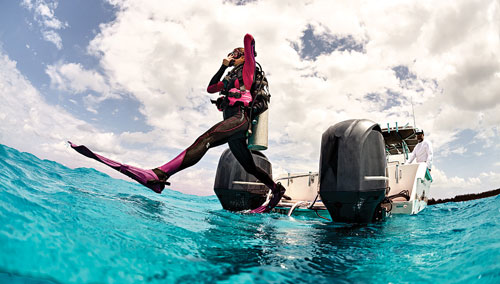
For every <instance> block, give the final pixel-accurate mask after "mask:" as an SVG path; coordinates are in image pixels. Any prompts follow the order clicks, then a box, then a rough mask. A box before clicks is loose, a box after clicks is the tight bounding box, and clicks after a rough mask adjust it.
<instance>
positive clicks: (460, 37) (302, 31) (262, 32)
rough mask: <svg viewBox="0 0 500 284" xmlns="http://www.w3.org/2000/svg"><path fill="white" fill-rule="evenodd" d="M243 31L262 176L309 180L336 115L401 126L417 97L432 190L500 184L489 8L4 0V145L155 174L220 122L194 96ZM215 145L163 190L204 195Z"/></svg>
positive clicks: (499, 49) (446, 193)
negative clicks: (262, 100) (265, 168)
mask: <svg viewBox="0 0 500 284" xmlns="http://www.w3.org/2000/svg"><path fill="white" fill-rule="evenodd" d="M246 33H250V34H252V35H253V36H254V38H255V41H256V50H257V53H258V56H257V61H258V62H259V63H260V64H261V65H262V67H263V69H264V70H265V72H266V74H267V78H268V80H269V84H270V92H271V95H272V99H271V106H270V117H269V149H268V150H266V151H265V154H266V156H267V157H268V158H269V160H270V161H271V162H272V164H273V174H274V176H277V175H278V174H282V173H286V172H292V173H296V172H308V171H318V166H319V153H320V142H321V141H320V140H321V135H322V133H323V132H324V131H325V130H326V129H327V128H328V127H329V126H331V125H334V124H336V123H338V122H341V121H343V120H347V119H353V118H365V119H370V120H372V121H374V122H377V123H380V124H381V125H382V126H386V125H387V123H390V125H391V126H394V125H395V123H396V122H398V125H405V124H407V123H409V124H410V125H413V124H414V122H413V121H414V120H413V116H412V103H413V107H414V112H415V121H416V126H417V127H418V128H422V129H424V130H425V136H426V139H428V140H429V141H430V142H432V144H433V147H434V166H433V169H432V175H433V178H434V183H433V185H432V187H431V191H432V192H431V196H433V197H436V198H443V197H452V196H455V195H457V194H465V193H476V192H481V191H486V190H491V189H496V188H499V187H500V159H498V157H500V127H499V125H500V115H499V113H500V2H499V1H498V0H479V1H473V0H467V1H461V0H458V1H457V0H452V1H427V0H418V1H404V0H403V1H402V0H398V1H385V0H381V1H356V0H353V1H331V0H325V1H321V0H308V1H294V0H293V1H292V0H290V1H284V0H279V1H218V0H210V1H182V2H179V1H148V0H140V1H139V0H108V1H105V0H102V1H98V0H73V1H51V0H22V1H1V2H0V99H1V100H2V102H1V103H0V143H1V144H4V145H7V146H10V147H13V148H16V149H18V150H21V151H26V152H30V153H33V154H35V155H37V156H38V157H40V158H43V159H50V160H54V161H57V162H60V163H62V164H64V165H67V166H69V167H72V168H74V167H92V168H96V169H98V170H100V171H103V172H105V173H108V174H110V175H111V176H113V177H116V178H123V177H121V175H120V174H119V173H116V172H114V171H113V170H110V169H108V168H106V167H104V166H103V165H101V164H99V163H98V162H95V161H93V160H90V159H88V158H85V157H83V156H80V155H79V154H77V153H76V152H74V151H73V150H72V149H70V148H69V147H68V145H67V143H66V141H67V140H70V141H72V142H74V143H76V144H84V145H87V146H88V147H90V148H91V149H93V150H95V151H96V152H98V153H100V154H102V155H104V156H107V157H110V158H112V159H116V160H118V161H121V162H124V163H128V164H131V165H135V166H140V167H143V168H154V167H157V166H159V165H162V164H163V163H165V162H166V161H168V160H170V159H172V158H174V157H175V156H177V154H178V153H180V152H181V151H182V150H184V149H185V148H187V147H188V146H189V145H190V144H191V143H192V142H193V141H194V140H195V139H196V138H197V137H198V136H199V135H201V134H202V133H203V132H205V131H206V130H207V129H208V128H209V127H211V126H212V125H213V124H215V123H217V122H218V121H220V120H221V119H222V115H221V113H220V112H218V111H217V109H216V108H215V107H214V106H213V105H212V104H210V102H209V99H210V98H214V96H215V97H216V96H217V95H210V94H208V93H207V92H206V87H207V85H208V82H209V81H210V79H211V77H212V76H213V74H214V73H215V72H216V71H217V70H218V68H219V66H220V64H221V63H222V59H223V57H224V56H225V55H227V53H229V52H230V51H231V50H232V49H233V48H234V47H238V46H242V45H243V37H244V35H245V34H246ZM226 148H227V146H220V147H218V148H215V149H211V150H210V151H209V152H208V153H207V155H206V156H205V157H204V158H203V159H202V161H200V162H199V163H198V164H197V165H195V166H193V167H191V168H189V169H186V170H184V171H182V172H179V173H177V174H176V175H174V176H172V177H171V178H170V180H169V181H171V182H172V186H171V188H172V189H173V190H177V191H181V192H185V193H190V194H197V195H212V194H213V183H214V177H215V172H216V168H217V163H218V159H219V157H220V155H221V153H222V151H223V150H224V149H226ZM125 178H126V177H125Z"/></svg>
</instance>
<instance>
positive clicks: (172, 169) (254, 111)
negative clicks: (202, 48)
mask: <svg viewBox="0 0 500 284" xmlns="http://www.w3.org/2000/svg"><path fill="white" fill-rule="evenodd" d="M243 41H244V48H241V47H239V48H235V49H234V50H233V51H232V52H231V53H229V54H228V56H227V57H226V58H224V59H223V61H222V65H221V67H220V68H219V70H218V71H217V73H215V75H214V76H213V78H212V80H210V83H209V85H208V88H207V91H208V92H209V93H216V92H220V94H221V96H220V97H219V98H218V99H217V101H213V103H215V104H216V105H217V108H218V109H219V110H220V111H222V112H223V118H224V119H223V120H222V121H221V122H219V123H217V124H215V125H214V126H213V127H212V128H210V129H209V130H208V131H206V132H205V133H204V134H202V135H201V136H200V137H198V139H196V141H195V142H194V143H193V144H192V145H191V146H189V147H188V148H187V149H186V150H184V151H183V152H181V153H180V154H179V155H178V156H177V157H175V158H174V159H173V160H171V161H169V162H167V163H166V164H164V165H162V166H160V167H157V168H155V169H151V170H144V169H140V168H136V167H133V166H130V165H125V164H121V163H118V162H115V161H113V160H110V159H108V158H106V157H103V156H101V155H98V154H95V153H93V152H92V151H90V150H89V149H88V148H87V147H85V146H83V145H81V146H77V145H75V144H73V143H71V142H69V143H70V145H71V147H72V148H73V149H75V150H76V151H77V152H79V153H80V154H82V155H85V156H87V157H89V158H92V159H95V160H97V161H99V162H102V163H104V164H106V165H108V166H110V167H112V168H114V169H115V170H118V171H120V172H121V173H123V174H125V175H127V176H129V177H131V178H132V179H134V180H136V181H137V182H139V183H140V184H142V185H144V186H146V187H148V188H150V189H152V190H153V191H155V192H156V193H161V192H162V190H163V189H164V188H165V185H169V184H170V183H168V182H167V179H168V178H169V177H170V176H172V175H173V174H175V173H177V172H179V171H181V170H183V169H185V168H188V167H190V166H192V165H194V164H196V163H197V162H198V161H199V160H201V158H202V157H203V156H204V155H205V153H206V152H207V151H208V149H210V148H213V147H216V146H219V145H222V144H225V143H228V145H229V148H230V149H231V152H232V153H233V155H234V156H235V157H236V159H237V160H238V162H239V163H240V164H241V166H242V167H243V168H244V169H245V171H247V172H248V173H250V174H252V175H254V176H255V177H256V178H257V179H259V180H260V181H261V182H262V183H264V184H265V185H266V186H267V187H269V188H270V189H271V191H272V197H271V199H270V201H269V203H268V204H267V205H262V206H260V207H258V208H256V209H254V210H252V211H250V212H251V213H265V212H269V211H271V210H272V209H273V208H274V207H275V206H276V205H277V204H278V202H279V201H280V199H281V197H282V196H283V194H284V193H285V188H284V187H283V186H282V185H281V184H280V183H275V182H274V181H273V179H272V177H271V176H270V175H269V174H268V173H267V172H266V171H264V170H263V169H261V168H260V167H258V166H257V165H256V164H255V162H254V160H253V158H252V154H251V152H250V150H249V149H248V146H247V131H248V129H249V126H250V123H251V122H250V117H255V116H256V115H259V114H260V113H262V112H264V111H265V110H266V109H267V103H268V102H267V100H268V98H263V96H257V93H258V92H259V91H260V87H261V86H262V83H263V81H264V80H265V78H264V77H263V76H262V75H261V73H260V72H256V61H255V56H256V52H255V41H254V39H253V37H252V36H251V35H250V34H246V35H245V38H244V40H243ZM230 66H234V67H233V69H232V70H230V71H229V72H228V74H227V75H226V76H225V77H224V78H223V79H222V80H221V78H222V76H223V75H224V72H225V71H226V69H227V68H228V67H230ZM256 75H259V76H256ZM266 84H267V81H266Z"/></svg>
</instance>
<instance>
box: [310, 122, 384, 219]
mask: <svg viewBox="0 0 500 284" xmlns="http://www.w3.org/2000/svg"><path fill="white" fill-rule="evenodd" d="M384 149H385V148H384V139H383V136H382V132H381V130H380V126H379V125H378V124H376V123H375V122H373V121H370V120H366V119H353V120H346V121H343V122H340V123H337V124H335V125H334V126H332V127H330V128H328V130H327V131H326V132H325V133H323V136H322V139H321V157H320V190H319V191H320V196H321V199H322V201H323V203H324V204H325V206H326V208H327V209H328V211H329V213H330V215H331V217H332V219H333V221H337V222H347V223H368V222H372V221H373V220H374V219H375V215H376V213H379V212H377V208H378V207H380V203H381V201H382V200H383V199H384V197H385V191H386V179H385V168H386V159H385V150H384Z"/></svg>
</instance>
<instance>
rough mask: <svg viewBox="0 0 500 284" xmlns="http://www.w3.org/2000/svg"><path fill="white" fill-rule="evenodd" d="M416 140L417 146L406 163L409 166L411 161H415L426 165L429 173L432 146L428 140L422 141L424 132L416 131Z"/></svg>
mask: <svg viewBox="0 0 500 284" xmlns="http://www.w3.org/2000/svg"><path fill="white" fill-rule="evenodd" d="M416 134H417V140H418V144H417V146H415V148H414V149H413V152H411V154H410V158H409V159H408V163H409V164H411V162H413V160H415V159H416V160H417V163H427V168H428V169H429V172H430V171H431V167H432V155H433V151H432V144H431V142H430V141H429V140H424V131H423V130H417V132H416Z"/></svg>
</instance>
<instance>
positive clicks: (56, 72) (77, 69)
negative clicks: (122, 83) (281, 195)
mask: <svg viewBox="0 0 500 284" xmlns="http://www.w3.org/2000/svg"><path fill="white" fill-rule="evenodd" d="M45 72H46V73H47V75H49V77H50V84H51V87H52V88H55V89H58V90H63V91H67V92H69V93H73V94H80V93H84V92H88V91H93V92H94V93H96V94H97V95H92V94H87V95H86V96H85V97H84V99H83V101H84V103H85V106H86V109H87V110H88V111H90V112H92V113H97V110H96V109H97V108H98V105H99V104H100V103H101V102H102V101H104V100H106V99H111V98H113V99H119V98H121V96H120V95H119V94H118V92H119V91H120V90H118V89H113V88H112V87H110V86H109V85H108V82H107V79H106V78H105V77H103V76H102V75H101V74H100V73H98V72H96V71H94V70H86V69H84V68H83V66H82V65H81V64H79V63H66V64H63V63H62V62H58V63H56V64H55V65H48V66H47V68H46V70H45Z"/></svg>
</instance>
